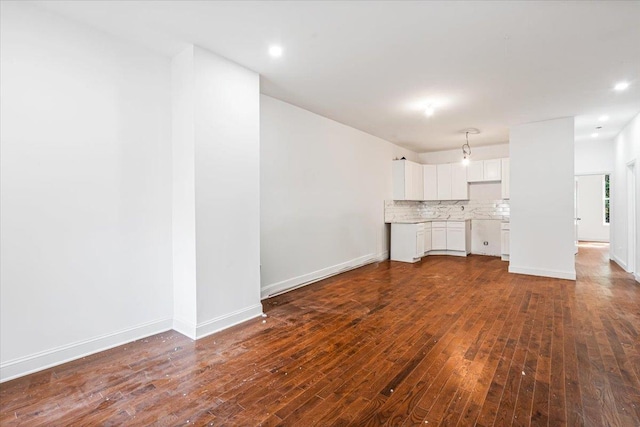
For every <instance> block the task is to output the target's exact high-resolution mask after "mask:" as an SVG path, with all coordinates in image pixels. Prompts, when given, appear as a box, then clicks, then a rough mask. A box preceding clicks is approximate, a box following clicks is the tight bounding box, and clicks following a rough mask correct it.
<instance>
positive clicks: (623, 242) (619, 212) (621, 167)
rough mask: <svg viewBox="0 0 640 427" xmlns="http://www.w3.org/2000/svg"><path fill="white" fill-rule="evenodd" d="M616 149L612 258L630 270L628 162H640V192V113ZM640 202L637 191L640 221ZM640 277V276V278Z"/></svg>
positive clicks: (639, 181) (639, 167)
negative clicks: (628, 265)
mask: <svg viewBox="0 0 640 427" xmlns="http://www.w3.org/2000/svg"><path fill="white" fill-rule="evenodd" d="M614 150H615V164H614V173H613V175H612V177H611V258H612V259H613V260H615V261H616V262H617V263H618V264H620V265H621V266H622V267H623V268H625V269H626V268H627V263H628V244H629V239H630V238H631V235H630V231H629V230H628V227H627V224H628V205H627V185H628V183H627V164H628V163H629V162H631V161H633V160H635V161H636V192H638V191H640V114H639V115H637V116H636V117H635V118H634V119H633V120H632V121H631V122H629V124H628V125H627V126H626V127H625V128H624V129H623V130H622V132H620V134H619V135H618V136H617V137H616V139H615V148H614ZM639 202H640V195H638V194H636V217H637V218H636V224H640V209H639V208H638V203H639ZM639 228H640V227H639ZM637 230H638V228H637V229H636V231H637ZM636 234H637V233H636ZM635 237H636V241H640V238H638V236H637V235H636V236H635ZM639 252H640V251H638V250H636V258H637V259H636V266H639V265H640V262H639V260H640V253H639ZM636 273H637V272H636ZM639 277H640V276H639V275H636V279H638V278H639Z"/></svg>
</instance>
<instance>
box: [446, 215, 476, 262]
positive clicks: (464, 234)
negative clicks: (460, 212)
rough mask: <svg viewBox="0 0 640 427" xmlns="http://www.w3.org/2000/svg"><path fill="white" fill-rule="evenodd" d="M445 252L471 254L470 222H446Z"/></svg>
mask: <svg viewBox="0 0 640 427" xmlns="http://www.w3.org/2000/svg"><path fill="white" fill-rule="evenodd" d="M447 251H454V252H461V253H462V255H465V256H466V254H468V253H470V252H471V221H447Z"/></svg>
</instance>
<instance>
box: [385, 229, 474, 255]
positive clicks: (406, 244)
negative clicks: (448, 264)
mask: <svg viewBox="0 0 640 427" xmlns="http://www.w3.org/2000/svg"><path fill="white" fill-rule="evenodd" d="M469 253H471V221H432V222H424V223H415V224H400V223H392V224H391V260H393V261H403V262H416V261H419V260H420V258H421V257H422V256H424V255H455V256H467V254H469Z"/></svg>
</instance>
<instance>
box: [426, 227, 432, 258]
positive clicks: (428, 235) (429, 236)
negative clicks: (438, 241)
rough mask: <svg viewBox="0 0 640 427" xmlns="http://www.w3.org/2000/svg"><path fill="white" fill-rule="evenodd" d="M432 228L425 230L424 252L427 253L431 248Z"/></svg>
mask: <svg viewBox="0 0 640 427" xmlns="http://www.w3.org/2000/svg"><path fill="white" fill-rule="evenodd" d="M431 239H432V237H431V229H429V230H424V253H425V254H426V253H427V252H429V251H430V250H431Z"/></svg>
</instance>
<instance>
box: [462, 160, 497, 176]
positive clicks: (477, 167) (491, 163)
mask: <svg viewBox="0 0 640 427" xmlns="http://www.w3.org/2000/svg"><path fill="white" fill-rule="evenodd" d="M501 170H502V167H501V161H500V159H491V160H476V161H473V162H470V163H469V165H468V166H467V182H487V181H500V180H501V179H502V172H501Z"/></svg>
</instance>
